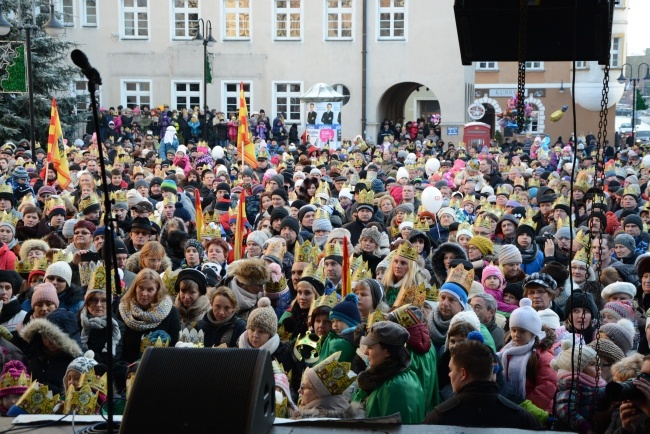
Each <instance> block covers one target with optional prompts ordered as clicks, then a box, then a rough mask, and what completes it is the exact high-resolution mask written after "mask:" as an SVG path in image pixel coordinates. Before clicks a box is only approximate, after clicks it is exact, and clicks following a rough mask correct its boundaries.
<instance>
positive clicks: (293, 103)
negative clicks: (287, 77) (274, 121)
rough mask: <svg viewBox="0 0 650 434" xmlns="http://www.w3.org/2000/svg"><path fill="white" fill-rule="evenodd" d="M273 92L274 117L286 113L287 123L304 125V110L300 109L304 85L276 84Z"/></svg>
mask: <svg viewBox="0 0 650 434" xmlns="http://www.w3.org/2000/svg"><path fill="white" fill-rule="evenodd" d="M273 90H274V96H273V101H274V103H273V108H274V110H273V112H274V113H273V116H274V117H275V116H277V115H278V114H280V113H284V114H285V117H284V119H285V121H287V122H291V123H294V122H295V123H302V116H301V114H302V110H301V109H300V95H302V83H290V82H275V83H274V86H273Z"/></svg>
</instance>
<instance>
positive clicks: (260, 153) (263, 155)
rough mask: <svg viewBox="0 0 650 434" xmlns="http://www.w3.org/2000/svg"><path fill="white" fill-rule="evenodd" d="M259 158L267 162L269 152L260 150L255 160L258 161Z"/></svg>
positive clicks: (263, 149)
mask: <svg viewBox="0 0 650 434" xmlns="http://www.w3.org/2000/svg"><path fill="white" fill-rule="evenodd" d="M261 158H266V159H267V160H268V159H269V151H268V150H266V149H265V148H261V149H260V150H259V151H257V159H258V160H259V159H261Z"/></svg>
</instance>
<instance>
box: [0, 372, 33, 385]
mask: <svg viewBox="0 0 650 434" xmlns="http://www.w3.org/2000/svg"><path fill="white" fill-rule="evenodd" d="M30 384H31V379H30V376H29V374H28V373H27V371H21V372H20V375H19V376H18V377H14V376H13V375H11V372H7V373H5V374H4V375H3V376H2V377H0V389H8V388H10V387H25V388H28V387H29V385H30Z"/></svg>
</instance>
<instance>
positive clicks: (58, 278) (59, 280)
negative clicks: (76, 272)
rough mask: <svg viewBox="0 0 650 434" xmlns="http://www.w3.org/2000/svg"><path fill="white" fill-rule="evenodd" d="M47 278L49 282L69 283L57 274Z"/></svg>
mask: <svg viewBox="0 0 650 434" xmlns="http://www.w3.org/2000/svg"><path fill="white" fill-rule="evenodd" d="M45 280H47V281H48V282H58V283H68V282H66V280H65V279H64V278H62V277H55V276H47V277H46V278H45Z"/></svg>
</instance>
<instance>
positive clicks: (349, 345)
mask: <svg viewBox="0 0 650 434" xmlns="http://www.w3.org/2000/svg"><path fill="white" fill-rule="evenodd" d="M330 320H331V321H332V329H331V330H330V332H329V333H328V334H327V336H325V338H324V339H321V340H320V342H319V343H318V347H317V348H318V351H319V358H318V361H319V362H321V361H323V360H325V359H326V358H327V357H329V356H331V355H332V354H334V353H336V352H338V351H340V352H341V356H340V359H341V360H342V361H346V362H350V363H351V362H352V360H353V359H354V356H355V353H356V348H357V343H356V340H355V337H354V331H355V330H356V328H357V327H358V326H359V324H361V313H360V312H359V298H358V297H357V295H356V294H348V295H346V296H345V298H344V299H343V300H342V301H341V302H340V303H338V304H336V305H335V306H334V307H333V308H332V310H331V312H330Z"/></svg>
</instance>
